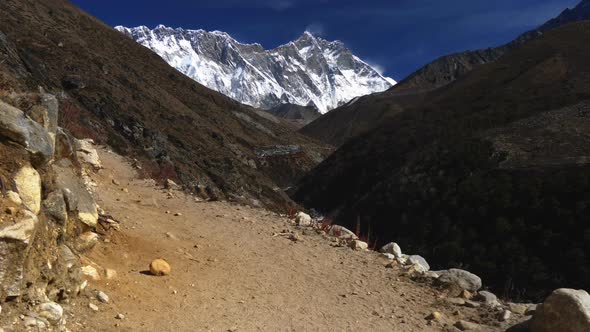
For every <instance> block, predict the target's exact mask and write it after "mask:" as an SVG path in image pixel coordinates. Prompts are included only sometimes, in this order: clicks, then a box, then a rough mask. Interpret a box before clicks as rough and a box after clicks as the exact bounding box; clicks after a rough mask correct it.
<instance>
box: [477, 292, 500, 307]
mask: <svg viewBox="0 0 590 332" xmlns="http://www.w3.org/2000/svg"><path fill="white" fill-rule="evenodd" d="M475 299H476V300H478V301H481V302H483V303H484V304H485V305H487V306H489V307H492V308H495V307H497V306H499V305H500V302H498V297H497V296H496V295H495V294H494V293H491V292H488V291H480V292H478V293H477V296H475Z"/></svg>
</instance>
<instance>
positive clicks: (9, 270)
mask: <svg viewBox="0 0 590 332" xmlns="http://www.w3.org/2000/svg"><path fill="white" fill-rule="evenodd" d="M37 224H38V219H37V216H36V215H35V214H34V213H32V212H30V211H27V210H20V211H19V212H18V213H17V215H16V217H15V219H14V222H11V223H3V224H2V225H0V298H2V299H5V298H7V297H14V296H19V295H21V289H22V281H23V277H24V263H25V260H26V257H27V254H28V251H29V247H30V243H31V242H32V239H33V236H34V235H35V231H36V229H37Z"/></svg>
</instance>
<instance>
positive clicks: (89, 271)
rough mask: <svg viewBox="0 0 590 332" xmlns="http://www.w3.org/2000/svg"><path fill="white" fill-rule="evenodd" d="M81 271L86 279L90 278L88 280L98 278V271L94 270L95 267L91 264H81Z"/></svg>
mask: <svg viewBox="0 0 590 332" xmlns="http://www.w3.org/2000/svg"><path fill="white" fill-rule="evenodd" d="M80 270H81V271H82V274H83V275H84V276H85V277H86V279H90V280H94V281H97V280H100V274H99V273H98V271H97V270H96V268H95V267H94V266H92V265H86V266H82V268H81V269H80Z"/></svg>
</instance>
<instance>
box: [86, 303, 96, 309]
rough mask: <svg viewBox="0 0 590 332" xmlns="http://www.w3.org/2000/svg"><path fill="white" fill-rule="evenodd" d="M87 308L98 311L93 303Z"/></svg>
mask: <svg viewBox="0 0 590 332" xmlns="http://www.w3.org/2000/svg"><path fill="white" fill-rule="evenodd" d="M88 308H90V309H91V310H92V311H98V306H97V305H96V304H94V303H88Z"/></svg>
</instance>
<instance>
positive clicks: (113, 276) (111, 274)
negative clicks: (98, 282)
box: [104, 269, 117, 280]
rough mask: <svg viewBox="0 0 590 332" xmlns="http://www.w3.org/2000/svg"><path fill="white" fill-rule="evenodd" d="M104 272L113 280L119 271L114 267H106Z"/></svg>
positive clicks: (108, 278)
mask: <svg viewBox="0 0 590 332" xmlns="http://www.w3.org/2000/svg"><path fill="white" fill-rule="evenodd" d="M104 273H105V278H106V279H107V280H113V279H115V278H116V277H117V271H115V270H113V269H106V270H105V272H104Z"/></svg>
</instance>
